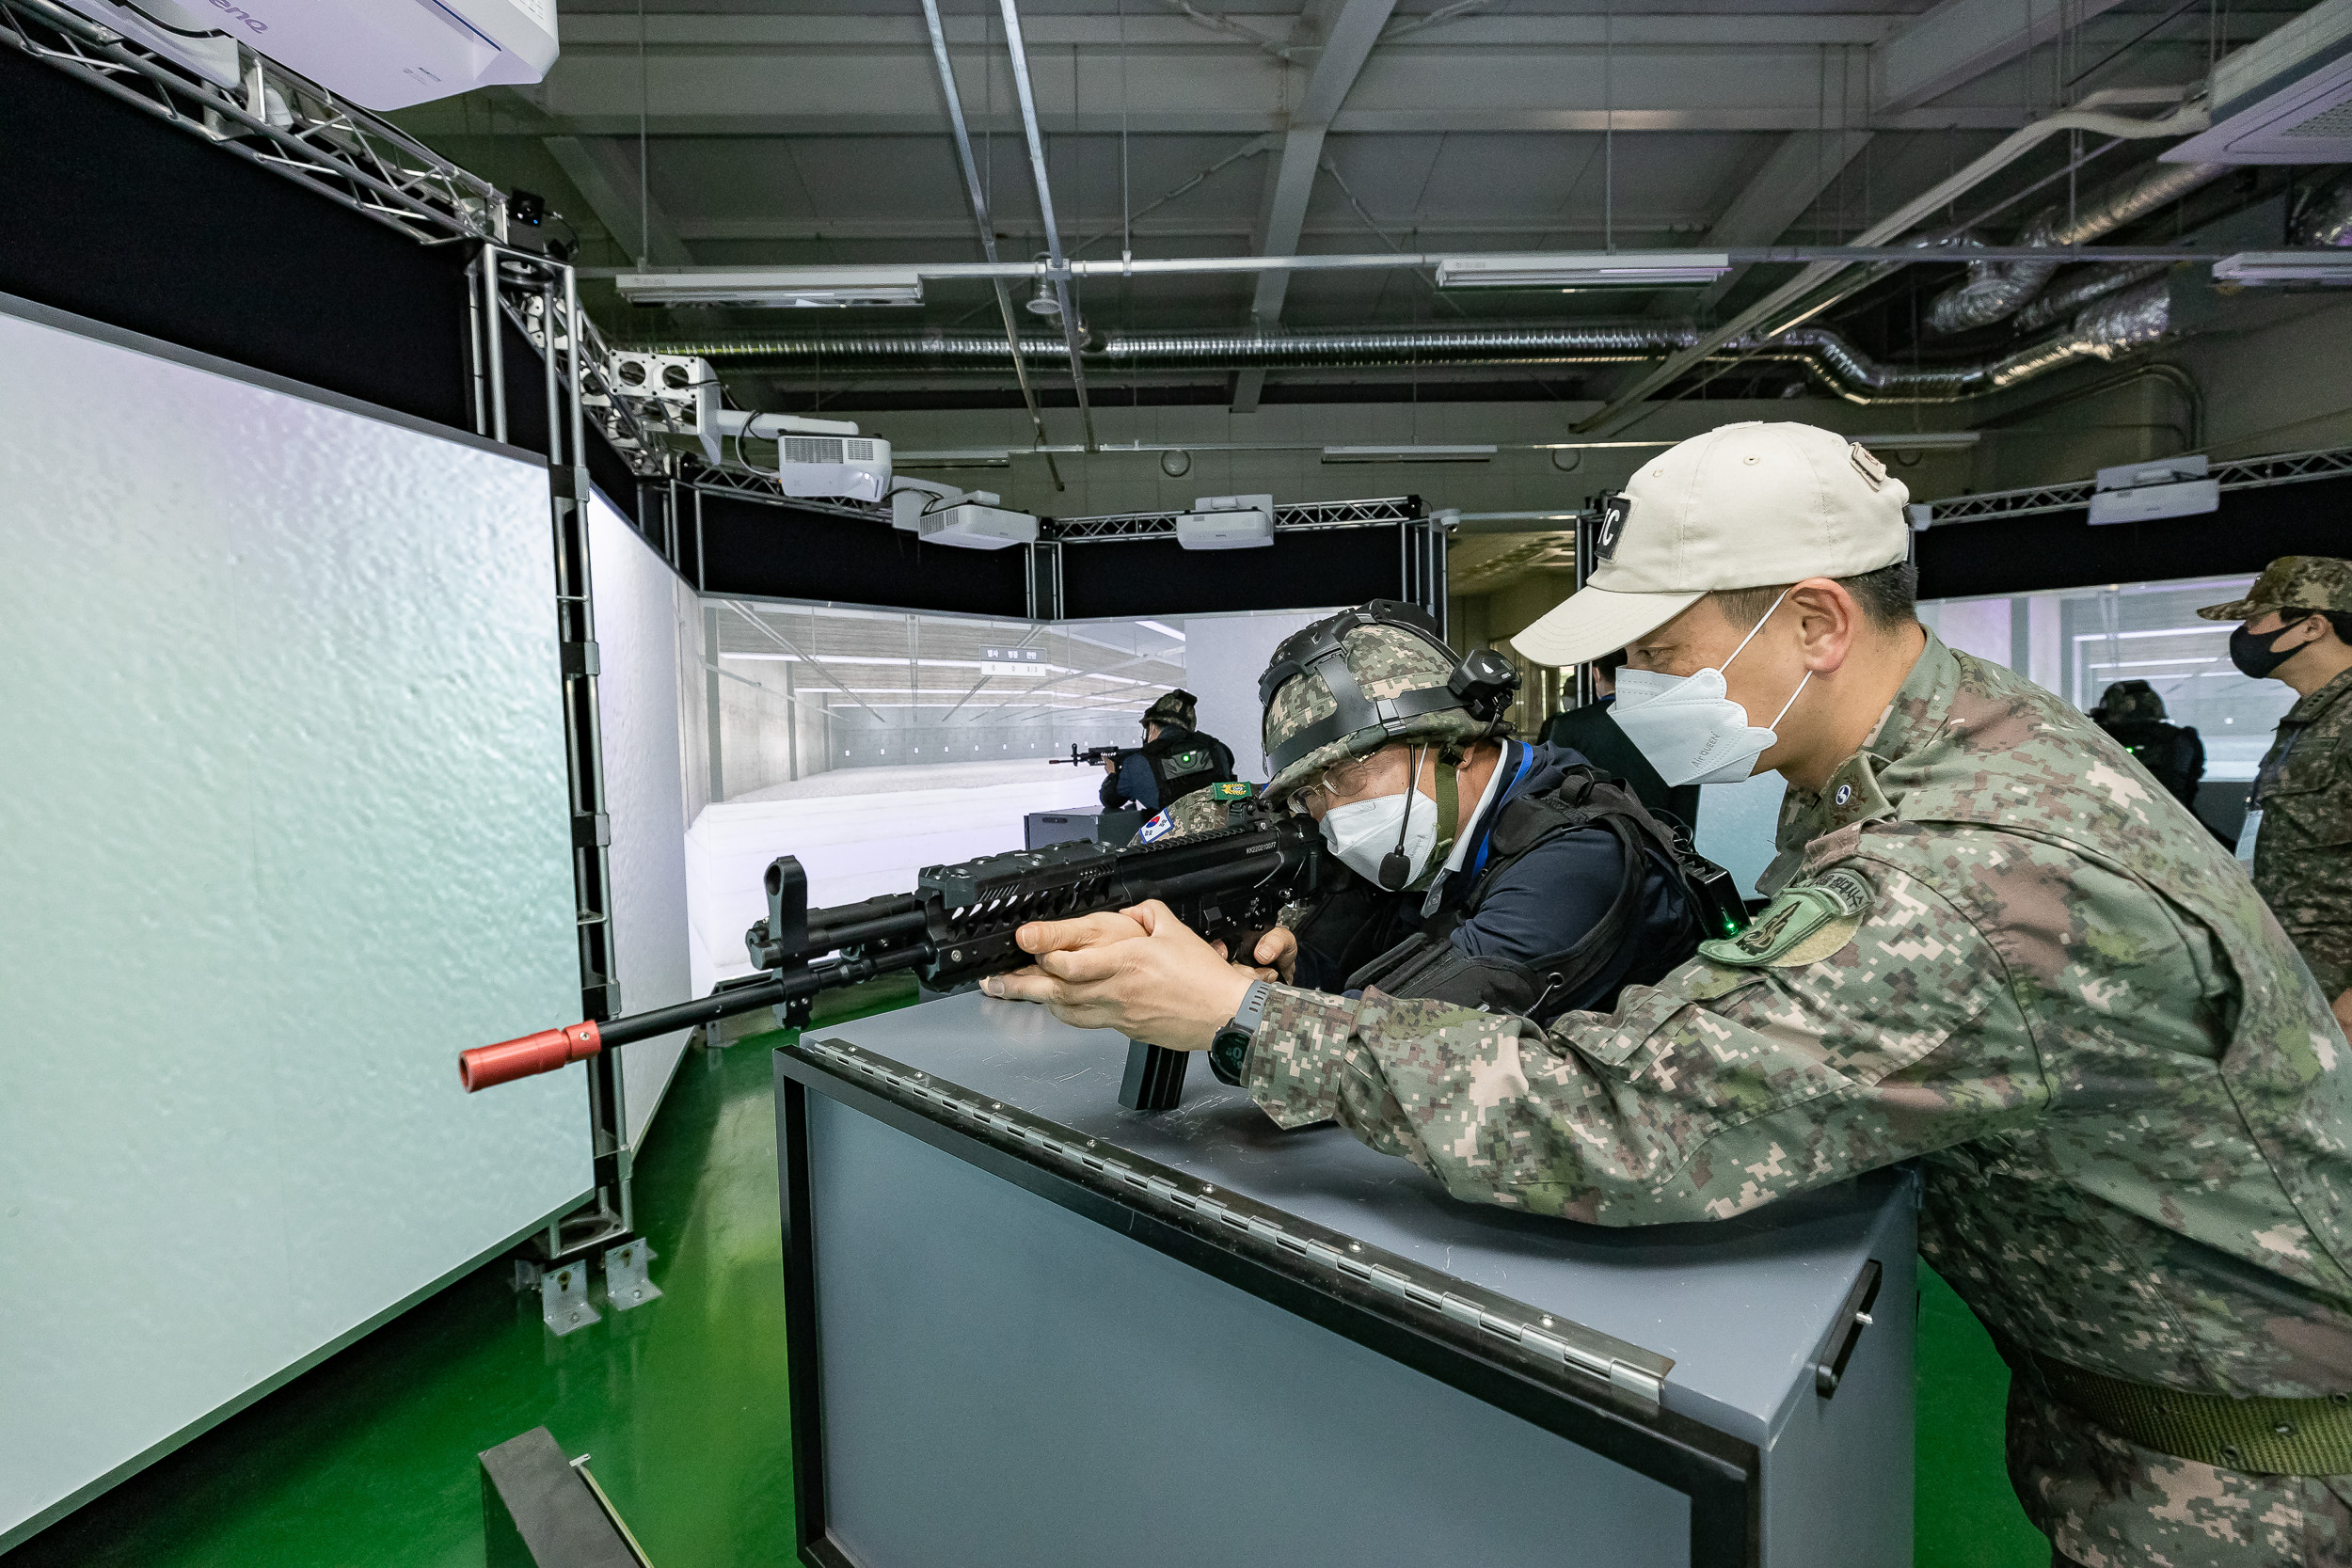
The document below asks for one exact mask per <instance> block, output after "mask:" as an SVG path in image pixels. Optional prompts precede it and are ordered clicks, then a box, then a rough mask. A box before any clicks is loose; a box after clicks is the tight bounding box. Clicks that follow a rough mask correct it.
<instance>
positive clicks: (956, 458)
mask: <svg viewBox="0 0 2352 1568" xmlns="http://www.w3.org/2000/svg"><path fill="white" fill-rule="evenodd" d="M890 461H891V465H892V466H893V467H899V468H1009V467H1012V453H1011V452H1010V451H1008V450H1007V449H1005V448H1003V447H974V448H972V449H970V450H969V451H901V452H894V453H893V454H892V455H891V459H890Z"/></svg>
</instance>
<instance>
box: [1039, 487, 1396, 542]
mask: <svg viewBox="0 0 2352 1568" xmlns="http://www.w3.org/2000/svg"><path fill="white" fill-rule="evenodd" d="M1183 515H1184V514H1183V513H1180V512H1123V513H1120V514H1118V515H1112V516H1105V517H1049V518H1046V519H1045V521H1044V528H1043V533H1044V536H1045V537H1046V538H1048V539H1053V540H1057V541H1059V542H1060V543H1062V544H1065V545H1094V544H1117V543H1120V542H1121V541H1124V540H1130V539H1172V538H1174V537H1175V536H1176V519H1177V518H1178V517H1180V516H1183ZM1426 516H1427V513H1426V512H1424V511H1423V510H1422V503H1421V498H1420V497H1419V496H1386V497H1382V498H1381V499H1377V500H1359V501H1300V502H1297V503H1295V504H1294V505H1290V506H1277V507H1276V508H1275V509H1274V531H1275V532H1277V533H1306V532H1311V531H1316V530H1320V529H1334V528H1375V527H1378V526H1380V525H1383V524H1388V523H1417V522H1420V521H1422V520H1423V519H1424V518H1425V517H1426Z"/></svg>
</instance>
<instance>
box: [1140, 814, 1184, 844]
mask: <svg viewBox="0 0 2352 1568" xmlns="http://www.w3.org/2000/svg"><path fill="white" fill-rule="evenodd" d="M1175 831H1176V818H1175V817H1173V816H1169V815H1168V813H1167V812H1162V813H1160V814H1159V815H1158V816H1154V817H1153V818H1152V820H1151V821H1149V822H1146V823H1145V824H1144V825H1143V827H1142V828H1141V829H1140V830H1138V831H1137V832H1136V843H1137V844H1156V843H1158V842H1159V841H1160V840H1161V839H1164V838H1166V837H1167V836H1168V834H1169V833H1171V832H1175Z"/></svg>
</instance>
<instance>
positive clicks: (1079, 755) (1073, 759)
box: [1045, 740, 1135, 768]
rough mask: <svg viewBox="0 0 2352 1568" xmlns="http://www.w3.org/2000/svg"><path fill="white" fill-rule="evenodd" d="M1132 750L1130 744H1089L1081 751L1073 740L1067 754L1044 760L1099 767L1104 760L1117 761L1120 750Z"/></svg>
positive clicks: (1077, 765) (1085, 766)
mask: <svg viewBox="0 0 2352 1568" xmlns="http://www.w3.org/2000/svg"><path fill="white" fill-rule="evenodd" d="M1134 750H1135V748H1134V747H1132V746H1089V747H1088V748H1087V749H1086V750H1085V751H1083V752H1081V751H1079V750H1078V743H1077V742H1076V741H1074V740H1073V741H1072V742H1071V743H1070V754H1069V755H1068V756H1066V757H1047V758H1046V759H1045V760H1046V761H1047V762H1055V763H1061V762H1066V763H1068V764H1070V765H1071V766H1072V767H1073V768H1100V767H1102V766H1103V764H1104V763H1106V762H1115V761H1117V760H1118V758H1119V753H1120V752H1132V751H1134Z"/></svg>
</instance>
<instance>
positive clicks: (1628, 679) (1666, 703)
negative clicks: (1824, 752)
mask: <svg viewBox="0 0 2352 1568" xmlns="http://www.w3.org/2000/svg"><path fill="white" fill-rule="evenodd" d="M1787 597H1788V594H1786V593H1783V594H1781V596H1780V598H1781V599H1785V598H1787ZM1779 608H1780V599H1774V600H1773V601H1772V610H1778V609H1779ZM1772 610H1766V611H1765V612H1764V621H1769V620H1771V619H1772ZM1764 621H1758V622H1756V625H1755V626H1750V627H1749V628H1748V635H1747V636H1745V637H1743V638H1741V639H1740V646H1739V647H1737V648H1734V649H1732V650H1731V658H1726V659H1724V662H1723V664H1722V665H1721V666H1716V667H1710V668H1708V669H1705V670H1701V671H1699V672H1698V673H1695V674H1690V675H1661V674H1660V673H1658V672H1656V671H1654V670H1635V669H1632V668H1630V667H1628V668H1626V669H1623V670H1619V671H1618V672H1617V700H1616V701H1615V702H1613V703H1612V704H1611V705H1609V717H1610V718H1612V719H1613V720H1615V721H1617V727H1618V728H1619V729H1621V730H1623V731H1625V733H1626V738H1627V739H1629V740H1630V741H1632V742H1633V745H1634V748H1635V749H1636V750H1638V751H1639V752H1641V753H1642V755H1643V756H1645V757H1646V758H1648V759H1649V765H1650V766H1651V767H1652V768H1657V769H1658V776H1659V777H1660V778H1661V779H1663V780H1664V781H1665V782H1666V784H1668V785H1669V786H1680V785H1682V784H1736V783H1738V782H1739V781H1740V780H1741V779H1744V778H1746V777H1747V776H1748V775H1749V774H1751V773H1753V772H1755V771H1756V758H1757V757H1759V756H1762V755H1763V754H1764V753H1765V752H1767V751H1769V750H1770V749H1771V748H1772V743H1773V742H1774V741H1776V740H1778V739H1779V738H1780V736H1778V735H1777V734H1775V733H1774V732H1773V730H1772V728H1771V727H1770V726H1767V727H1766V728H1763V729H1758V728H1756V726H1755V725H1753V724H1750V723H1749V722H1748V710H1747V709H1746V708H1743V707H1741V706H1740V705H1739V704H1738V703H1735V702H1733V701H1732V700H1731V698H1730V697H1729V695H1727V691H1728V688H1727V687H1726V686H1725V685H1724V670H1725V669H1728V668H1729V667H1730V665H1731V659H1732V658H1738V657H1740V652H1741V650H1742V649H1744V648H1746V647H1747V645H1748V644H1749V643H1750V642H1752V641H1755V640H1756V633H1757V632H1759V631H1761V630H1763V629H1764ZM1812 678H1813V672H1812V671H1810V670H1807V671H1806V672H1805V673H1804V679H1802V680H1800V681H1798V682H1797V690H1796V691H1791V692H1790V693H1788V702H1785V703H1783V704H1781V705H1780V711H1779V712H1778V713H1775V714H1773V715H1772V723H1773V724H1775V725H1776V724H1778V723H1779V722H1780V721H1781V720H1783V719H1784V718H1786V717H1788V710H1789V708H1791V707H1792V706H1794V705H1796V701H1797V692H1798V691H1803V690H1804V686H1805V681H1809V680H1811V679H1812Z"/></svg>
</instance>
